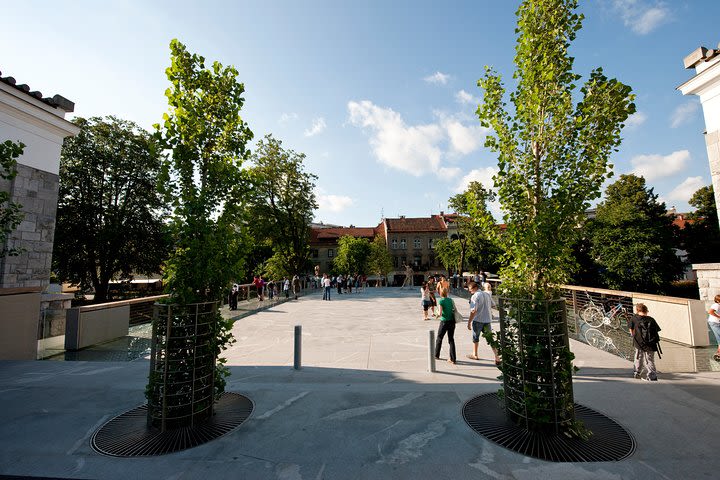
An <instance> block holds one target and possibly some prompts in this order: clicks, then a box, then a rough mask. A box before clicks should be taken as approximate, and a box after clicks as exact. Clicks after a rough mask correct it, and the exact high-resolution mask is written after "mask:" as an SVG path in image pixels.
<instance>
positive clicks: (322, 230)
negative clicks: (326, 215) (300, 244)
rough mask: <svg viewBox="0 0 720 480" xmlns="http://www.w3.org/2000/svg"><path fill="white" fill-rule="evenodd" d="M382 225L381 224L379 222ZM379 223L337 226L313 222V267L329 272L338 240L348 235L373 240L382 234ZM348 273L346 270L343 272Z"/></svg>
mask: <svg viewBox="0 0 720 480" xmlns="http://www.w3.org/2000/svg"><path fill="white" fill-rule="evenodd" d="M380 225H382V224H380ZM380 225H378V226H377V227H355V226H352V225H351V226H349V227H339V226H337V225H332V226H327V225H322V224H313V225H312V226H311V228H310V262H312V265H313V267H315V266H316V265H317V266H320V274H321V275H322V274H323V273H330V270H331V268H332V261H333V259H334V258H335V256H336V255H337V248H338V240H339V239H340V237H344V236H346V235H350V236H351V237H356V238H367V239H368V240H369V241H373V239H374V238H375V235H379V234H382V233H381V229H380ZM345 273H348V272H345Z"/></svg>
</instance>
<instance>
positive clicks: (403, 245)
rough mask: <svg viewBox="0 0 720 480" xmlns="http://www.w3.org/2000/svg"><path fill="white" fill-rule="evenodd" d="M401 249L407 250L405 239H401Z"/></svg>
mask: <svg viewBox="0 0 720 480" xmlns="http://www.w3.org/2000/svg"><path fill="white" fill-rule="evenodd" d="M400 248H401V249H405V248H407V243H406V242H405V239H404V238H401V239H400Z"/></svg>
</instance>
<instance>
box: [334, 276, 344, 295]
mask: <svg viewBox="0 0 720 480" xmlns="http://www.w3.org/2000/svg"><path fill="white" fill-rule="evenodd" d="M336 282H337V293H338V295H341V294H342V289H343V283H345V279H344V278H343V276H342V275H338V276H337V279H336Z"/></svg>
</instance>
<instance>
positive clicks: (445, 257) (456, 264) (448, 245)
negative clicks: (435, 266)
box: [433, 238, 463, 272]
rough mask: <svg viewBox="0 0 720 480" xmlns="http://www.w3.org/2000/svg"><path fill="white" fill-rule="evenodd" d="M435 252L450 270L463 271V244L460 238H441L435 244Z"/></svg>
mask: <svg viewBox="0 0 720 480" xmlns="http://www.w3.org/2000/svg"><path fill="white" fill-rule="evenodd" d="M433 249H434V250H435V254H436V255H437V256H438V259H440V263H442V264H443V266H444V267H445V268H447V269H448V270H453V269H454V270H455V271H458V272H460V271H462V270H461V267H460V265H461V264H462V258H463V255H462V244H461V242H460V240H459V239H458V240H450V239H449V238H441V239H440V240H438V241H436V242H435V243H434V244H433Z"/></svg>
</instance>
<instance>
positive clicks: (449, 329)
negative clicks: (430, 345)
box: [435, 289, 457, 365]
mask: <svg viewBox="0 0 720 480" xmlns="http://www.w3.org/2000/svg"><path fill="white" fill-rule="evenodd" d="M447 295H448V292H447V290H446V289H442V290H440V300H439V301H438V307H440V325H439V326H438V332H437V339H436V340H435V358H436V359H440V350H441V348H442V341H443V338H444V337H445V334H446V333H447V337H448V344H449V347H450V357H449V358H448V362H450V363H451V364H453V365H455V364H456V363H457V357H456V356H455V303H454V302H453V301H452V299H450V298H448V296H447Z"/></svg>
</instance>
